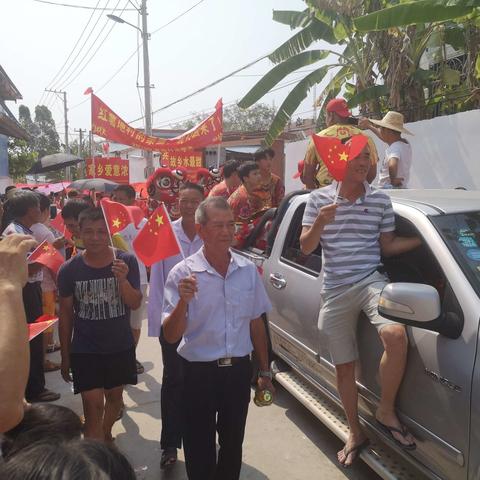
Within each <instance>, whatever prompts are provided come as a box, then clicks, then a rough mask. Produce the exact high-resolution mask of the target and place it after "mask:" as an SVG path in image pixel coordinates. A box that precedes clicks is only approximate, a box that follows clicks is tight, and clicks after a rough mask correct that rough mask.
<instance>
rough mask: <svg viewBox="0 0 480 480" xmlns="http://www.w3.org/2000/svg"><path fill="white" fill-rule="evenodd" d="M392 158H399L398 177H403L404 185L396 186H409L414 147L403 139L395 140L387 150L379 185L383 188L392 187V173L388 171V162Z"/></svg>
mask: <svg viewBox="0 0 480 480" xmlns="http://www.w3.org/2000/svg"><path fill="white" fill-rule="evenodd" d="M391 158H398V164H397V177H398V178H403V183H402V186H401V187H395V188H408V182H409V180H410V167H411V165H412V147H411V146H410V144H409V143H407V142H406V141H403V140H400V141H398V142H393V143H392V144H391V145H389V146H388V147H387V149H386V150H385V158H384V159H383V162H382V166H381V168H380V176H379V180H378V184H379V186H380V187H381V188H392V184H391V183H390V174H389V172H388V162H389V161H390V159H391Z"/></svg>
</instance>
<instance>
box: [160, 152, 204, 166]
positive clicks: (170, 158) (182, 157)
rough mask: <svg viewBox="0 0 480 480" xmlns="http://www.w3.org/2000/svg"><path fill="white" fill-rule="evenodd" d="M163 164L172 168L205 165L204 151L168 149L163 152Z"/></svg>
mask: <svg viewBox="0 0 480 480" xmlns="http://www.w3.org/2000/svg"><path fill="white" fill-rule="evenodd" d="M161 163H162V165H166V166H167V167H170V168H178V167H185V168H188V169H192V168H201V167H203V152H202V151H199V150H187V151H185V152H184V151H181V150H173V151H170V150H166V151H164V152H162V158H161Z"/></svg>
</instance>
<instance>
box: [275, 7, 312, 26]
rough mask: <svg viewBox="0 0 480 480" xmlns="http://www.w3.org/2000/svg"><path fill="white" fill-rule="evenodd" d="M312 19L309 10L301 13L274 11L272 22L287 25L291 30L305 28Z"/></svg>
mask: <svg viewBox="0 0 480 480" xmlns="http://www.w3.org/2000/svg"><path fill="white" fill-rule="evenodd" d="M311 18H312V12H311V11H310V9H309V8H307V9H305V10H303V12H297V11H293V10H274V11H273V20H274V21H275V22H278V23H283V24H284V25H288V26H289V27H290V28H291V29H292V30H293V29H295V28H300V27H302V28H303V27H305V26H306V25H307V24H308V22H309V21H310V20H311Z"/></svg>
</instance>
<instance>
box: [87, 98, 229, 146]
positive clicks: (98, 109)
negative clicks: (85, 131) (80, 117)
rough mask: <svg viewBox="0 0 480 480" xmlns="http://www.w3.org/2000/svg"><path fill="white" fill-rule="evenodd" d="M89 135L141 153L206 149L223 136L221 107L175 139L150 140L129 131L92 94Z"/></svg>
mask: <svg viewBox="0 0 480 480" xmlns="http://www.w3.org/2000/svg"><path fill="white" fill-rule="evenodd" d="M92 131H93V133H94V134H95V135H98V136H99V137H103V138H107V139H108V140H110V141H112V142H118V143H121V144H123V145H130V146H132V147H135V148H140V149H142V150H151V151H156V152H158V151H162V150H177V149H190V150H191V149H195V148H197V149H198V148H205V147H206V146H208V145H214V144H217V143H221V141H222V134H223V107H222V101H221V100H219V101H218V102H217V104H216V105H215V113H213V114H212V115H210V116H209V117H208V118H206V119H205V120H203V122H201V123H200V124H199V125H197V126H196V127H193V128H192V129H191V130H189V131H188V132H185V133H183V134H182V135H180V136H178V137H175V138H158V137H149V136H147V135H145V133H144V132H142V131H141V130H137V129H136V128H133V127H130V126H129V125H128V124H127V123H126V122H124V121H123V120H122V119H121V118H120V117H119V116H118V115H117V114H116V113H115V112H114V111H113V110H111V109H110V107H108V106H107V105H106V104H105V103H103V102H102V101H101V100H100V99H99V98H98V97H97V96H96V95H94V94H93V93H92Z"/></svg>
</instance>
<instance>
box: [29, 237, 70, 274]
mask: <svg viewBox="0 0 480 480" xmlns="http://www.w3.org/2000/svg"><path fill="white" fill-rule="evenodd" d="M64 262H65V259H64V258H63V257H62V255H61V254H60V252H59V251H58V250H57V249H56V248H55V247H54V246H53V245H52V244H51V243H48V242H47V241H46V240H44V241H43V242H42V243H41V244H40V245H39V246H38V247H37V248H36V249H35V250H34V251H33V252H32V254H31V255H30V256H29V257H28V263H41V264H42V265H44V266H45V267H47V268H49V269H50V270H51V271H52V272H53V273H54V274H55V275H56V274H57V273H58V270H59V269H60V267H61V265H62V264H63V263H64Z"/></svg>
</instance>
